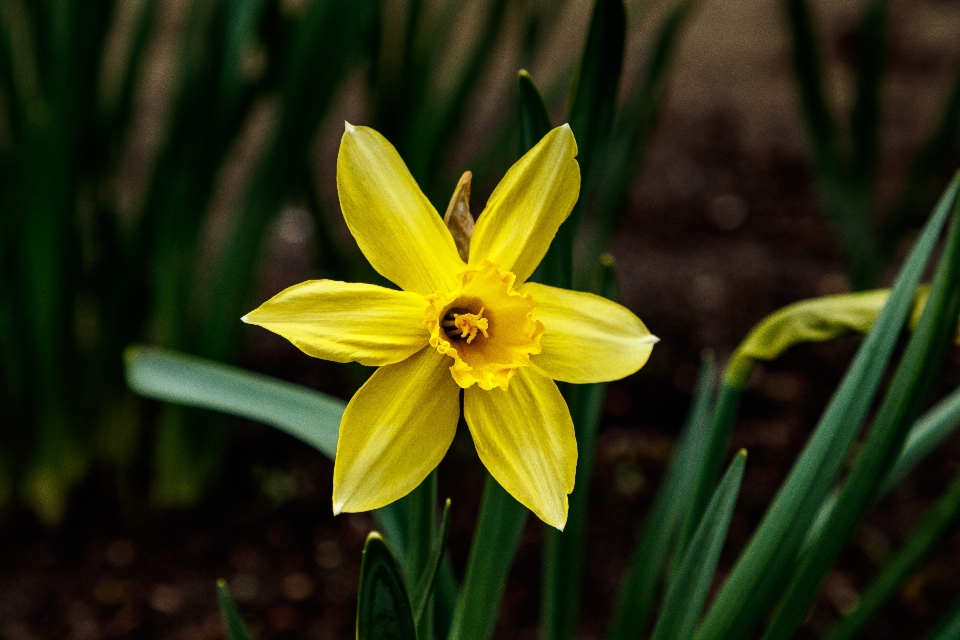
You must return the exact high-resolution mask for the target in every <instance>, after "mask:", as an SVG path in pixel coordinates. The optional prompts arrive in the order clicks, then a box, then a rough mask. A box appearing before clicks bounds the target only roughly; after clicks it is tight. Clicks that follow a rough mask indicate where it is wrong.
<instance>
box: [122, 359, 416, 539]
mask: <svg viewBox="0 0 960 640" xmlns="http://www.w3.org/2000/svg"><path fill="white" fill-rule="evenodd" d="M124 361H125V363H126V375H127V384H128V385H129V386H130V388H131V389H132V390H133V391H135V392H136V393H138V394H140V395H142V396H145V397H147V398H152V399H154V400H162V401H164V402H173V403H176V404H180V405H184V406H187V407H198V408H201V409H212V410H214V411H221V412H223V413H227V414H230V415H234V416H238V417H241V418H247V419H249V420H256V421H258V422H262V423H264V424H268V425H270V426H273V427H276V428H277V429H280V430H281V431H283V432H284V433H287V434H289V435H291V436H293V437H294V438H297V439H298V440H301V441H302V442H305V443H306V444H308V445H310V446H311V447H313V448H314V449H316V450H317V451H319V452H320V453H322V454H323V455H325V456H327V457H328V458H330V459H331V460H332V459H333V458H334V457H335V456H336V452H337V435H338V433H339V430H340V418H341V416H342V415H343V409H344V407H346V403H345V402H344V401H343V400H340V399H339V398H334V397H333V396H328V395H326V394H324V393H320V392H319V391H313V390H312V389H307V388H306V387H301V386H300V385H296V384H291V383H289V382H283V381H281V380H276V379H274V378H270V377H268V376H263V375H259V374H256V373H250V372H249V371H244V370H243V369H239V368H237V367H231V366H229V365H225V364H220V363H218V362H211V361H209V360H205V359H203V358H198V357H196V356H190V355H185V354H182V353H177V352H176V351H171V350H169V349H160V348H157V347H148V346H144V345H134V346H131V347H128V348H127V350H126V351H125V352H124ZM374 515H375V516H376V517H377V520H378V521H379V522H380V526H381V527H382V528H383V529H384V531H386V532H387V533H388V535H390V536H391V539H393V540H401V541H402V540H403V524H402V523H404V522H405V515H404V514H402V513H400V509H399V507H398V506H397V503H393V504H391V505H387V506H386V507H383V508H381V509H377V510H376V511H374Z"/></svg>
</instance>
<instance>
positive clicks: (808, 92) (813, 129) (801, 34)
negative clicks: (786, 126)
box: [786, 0, 835, 165]
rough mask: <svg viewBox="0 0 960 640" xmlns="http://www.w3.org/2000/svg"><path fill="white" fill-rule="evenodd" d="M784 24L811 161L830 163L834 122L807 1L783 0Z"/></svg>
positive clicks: (831, 160) (831, 161)
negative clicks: (813, 152)
mask: <svg viewBox="0 0 960 640" xmlns="http://www.w3.org/2000/svg"><path fill="white" fill-rule="evenodd" d="M786 10H787V11H786V14H787V26H788V28H789V32H790V43H791V45H792V48H791V62H792V63H793V73H794V75H795V77H796V81H797V89H798V90H799V92H800V105H801V107H802V109H801V110H802V113H803V117H804V123H805V124H806V128H807V135H808V136H809V138H810V140H811V144H812V146H813V148H814V151H815V160H816V161H817V162H820V163H823V162H824V161H829V162H830V163H831V165H832V163H833V149H832V145H833V136H834V131H835V125H834V122H833V116H832V115H831V114H830V107H829V105H828V104H827V97H826V92H825V90H824V81H823V68H822V67H823V63H822V62H821V60H820V50H819V49H820V46H819V43H818V42H817V34H816V31H815V29H814V26H813V17H812V16H811V14H810V7H809V5H808V4H807V0H786Z"/></svg>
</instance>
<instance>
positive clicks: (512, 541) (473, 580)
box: [449, 476, 529, 640]
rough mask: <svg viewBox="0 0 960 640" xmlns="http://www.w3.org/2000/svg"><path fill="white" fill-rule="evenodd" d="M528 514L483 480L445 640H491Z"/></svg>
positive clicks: (489, 479) (489, 478)
mask: <svg viewBox="0 0 960 640" xmlns="http://www.w3.org/2000/svg"><path fill="white" fill-rule="evenodd" d="M528 514H529V511H527V508H526V507H524V506H523V505H522V504H520V503H519V502H517V501H516V500H514V498H513V496H511V495H510V494H509V493H507V492H506V491H504V489H503V488H502V487H501V486H500V485H499V484H497V481H496V480H494V479H493V478H492V477H490V476H487V484H486V486H485V487H484V490H483V499H482V500H481V503H480V516H479V518H478V519H477V526H476V529H475V530H474V534H473V544H472V545H471V547H470V557H469V558H468V560H467V570H466V575H465V576H464V579H463V589H462V591H461V592H460V600H459V601H458V602H457V608H456V611H455V613H454V617H453V625H452V626H451V628H450V636H449V640H488V639H489V638H492V637H493V630H494V626H495V625H496V622H497V613H498V612H499V610H500V600H501V599H502V598H503V590H504V588H505V587H506V585H507V576H508V575H509V574H510V566H511V564H512V563H513V556H514V555H515V554H516V552H517V545H518V544H520V535H521V534H522V533H523V528H524V525H525V524H526V522H527V516H528Z"/></svg>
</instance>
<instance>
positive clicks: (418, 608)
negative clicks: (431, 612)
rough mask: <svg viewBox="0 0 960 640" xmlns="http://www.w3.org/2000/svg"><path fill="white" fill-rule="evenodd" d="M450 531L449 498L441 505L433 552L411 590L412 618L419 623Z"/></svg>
mask: <svg viewBox="0 0 960 640" xmlns="http://www.w3.org/2000/svg"><path fill="white" fill-rule="evenodd" d="M449 532H450V498H447V502H446V503H445V504H444V505H443V517H442V518H441V520H440V530H439V531H437V533H436V535H435V536H434V541H433V552H432V553H431V557H430V562H429V564H427V566H426V567H424V570H423V575H421V576H420V581H419V582H417V585H416V587H415V588H414V592H413V618H414V620H415V621H416V622H417V625H419V624H420V619H421V618H422V617H423V614H424V612H425V611H426V609H427V603H428V602H429V601H430V595H431V594H432V593H433V587H434V584H436V581H437V576H438V575H439V574H440V567H441V566H442V563H443V555H444V552H445V551H446V548H447V534H448V533H449Z"/></svg>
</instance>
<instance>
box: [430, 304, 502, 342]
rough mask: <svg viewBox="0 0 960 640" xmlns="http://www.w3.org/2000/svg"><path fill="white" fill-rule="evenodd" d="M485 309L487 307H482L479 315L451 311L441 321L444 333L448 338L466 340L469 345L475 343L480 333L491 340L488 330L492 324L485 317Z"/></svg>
mask: <svg viewBox="0 0 960 640" xmlns="http://www.w3.org/2000/svg"><path fill="white" fill-rule="evenodd" d="M484 309H485V307H481V308H480V311H478V312H477V313H456V312H453V311H451V312H450V313H448V314H447V315H446V316H444V318H443V320H441V321H440V326H441V327H442V328H443V332H444V333H445V334H446V335H447V337H449V338H460V339H464V338H466V340H467V344H470V343H472V342H473V339H474V338H476V337H477V333H478V332H479V333H483V336H484V337H485V338H489V337H490V334H489V333H487V330H488V329H489V328H490V322H489V320H487V319H486V318H484V317H483V311H484Z"/></svg>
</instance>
